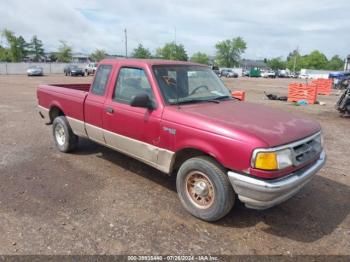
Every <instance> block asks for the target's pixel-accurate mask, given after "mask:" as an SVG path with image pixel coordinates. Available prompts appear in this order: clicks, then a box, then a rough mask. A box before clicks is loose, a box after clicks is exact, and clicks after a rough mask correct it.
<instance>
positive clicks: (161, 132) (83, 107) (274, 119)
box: [37, 59, 320, 179]
mask: <svg viewBox="0 0 350 262" xmlns="http://www.w3.org/2000/svg"><path fill="white" fill-rule="evenodd" d="M160 64H161V65H163V64H187V65H188V64H192V63H184V62H174V61H162V60H135V59H132V60H128V59H113V60H108V59H107V60H103V61H102V62H101V63H100V64H99V66H101V65H111V66H112V67H113V69H112V72H111V74H110V78H109V81H108V86H107V92H105V94H104V95H103V96H98V95H95V94H93V93H91V92H89V89H90V86H89V85H40V86H39V88H38V91H37V96H38V104H39V110H40V112H41V114H42V115H43V116H45V118H47V122H48V123H51V122H52V121H53V117H54V116H55V115H57V114H63V115H65V116H66V117H67V119H68V121H69V123H70V126H71V128H72V129H73V132H74V133H75V134H77V135H79V136H84V137H87V138H89V139H91V140H93V141H96V142H98V143H100V144H103V145H105V146H108V147H110V148H113V149H115V150H118V151H121V152H123V153H125V154H128V155H130V156H132V157H135V158H137V159H139V160H141V161H143V162H145V163H147V164H149V165H151V166H153V167H155V168H157V169H159V170H161V171H163V172H165V173H169V174H170V173H172V171H173V170H174V168H176V165H175V163H176V162H177V161H178V160H179V158H181V156H182V155H183V154H185V152H192V153H193V154H205V155H209V156H212V157H213V158H214V159H216V160H217V161H218V162H219V163H221V164H222V165H223V166H224V167H225V168H227V169H228V170H231V171H234V172H236V173H238V174H243V175H249V176H253V177H260V178H264V179H272V178H276V177H282V176H285V175H287V174H291V173H293V172H295V171H297V169H299V168H302V167H291V168H287V169H286V170H280V171H262V170H257V169H254V168H252V166H251V158H252V154H253V151H254V149H256V148H271V147H276V146H281V145H284V144H288V143H291V142H294V141H298V140H300V139H302V138H305V137H308V136H310V135H313V134H315V133H317V132H319V131H320V125H319V124H318V123H316V122H315V121H313V120H310V119H305V118H304V117H299V116H295V115H292V114H290V113H288V112H284V111H281V110H274V109H271V108H268V107H264V106H261V105H256V104H251V103H243V102H238V101H236V100H229V101H222V102H220V103H219V104H218V103H210V102H208V103H200V104H193V105H181V106H176V105H167V104H166V103H165V102H164V100H163V98H162V95H161V93H160V90H159V88H158V85H157V81H156V79H155V76H154V74H153V70H152V66H154V65H160ZM192 65H197V64H192ZM122 67H132V68H141V69H143V70H144V71H145V73H146V75H147V78H148V81H149V83H150V85H151V87H152V90H153V93H154V97H155V102H156V108H155V109H153V110H149V109H145V108H138V107H132V106H130V105H127V104H122V103H118V102H116V101H114V100H113V99H112V97H113V94H114V89H115V85H116V81H117V78H118V74H119V71H120V68H122ZM107 109H108V110H107ZM110 109H112V110H110ZM318 157H319V156H318ZM316 160H317V159H316V158H315V159H312V160H310V161H309V162H308V163H305V165H309V164H310V163H311V162H313V161H316Z"/></svg>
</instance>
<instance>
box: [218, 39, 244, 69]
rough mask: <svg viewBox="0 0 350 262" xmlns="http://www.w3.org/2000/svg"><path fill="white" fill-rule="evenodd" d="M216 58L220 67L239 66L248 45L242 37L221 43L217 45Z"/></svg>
mask: <svg viewBox="0 0 350 262" xmlns="http://www.w3.org/2000/svg"><path fill="white" fill-rule="evenodd" d="M215 48H216V56H217V60H218V62H219V65H220V66H223V67H234V66H238V64H239V61H240V59H241V55H242V54H243V53H244V51H245V50H246V49H247V44H246V42H245V41H244V40H243V38H241V37H236V38H233V39H227V40H224V41H220V42H218V43H217V44H216V45H215Z"/></svg>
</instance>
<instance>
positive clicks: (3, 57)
mask: <svg viewBox="0 0 350 262" xmlns="http://www.w3.org/2000/svg"><path fill="white" fill-rule="evenodd" d="M0 61H1V62H11V54H10V51H9V49H8V48H4V47H2V46H1V45H0Z"/></svg>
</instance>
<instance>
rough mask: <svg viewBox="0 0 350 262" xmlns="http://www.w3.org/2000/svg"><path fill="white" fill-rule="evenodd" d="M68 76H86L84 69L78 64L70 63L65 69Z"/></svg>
mask: <svg viewBox="0 0 350 262" xmlns="http://www.w3.org/2000/svg"><path fill="white" fill-rule="evenodd" d="M63 72H64V74H65V75H66V76H68V75H70V76H85V72H84V69H82V68H81V67H79V66H77V65H68V66H66V67H65V68H64V69H63Z"/></svg>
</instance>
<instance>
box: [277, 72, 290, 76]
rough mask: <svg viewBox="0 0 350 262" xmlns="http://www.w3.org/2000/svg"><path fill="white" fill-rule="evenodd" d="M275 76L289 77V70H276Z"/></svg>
mask: <svg viewBox="0 0 350 262" xmlns="http://www.w3.org/2000/svg"><path fill="white" fill-rule="evenodd" d="M277 77H279V78H289V77H290V76H289V71H287V70H278V71H277Z"/></svg>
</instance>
